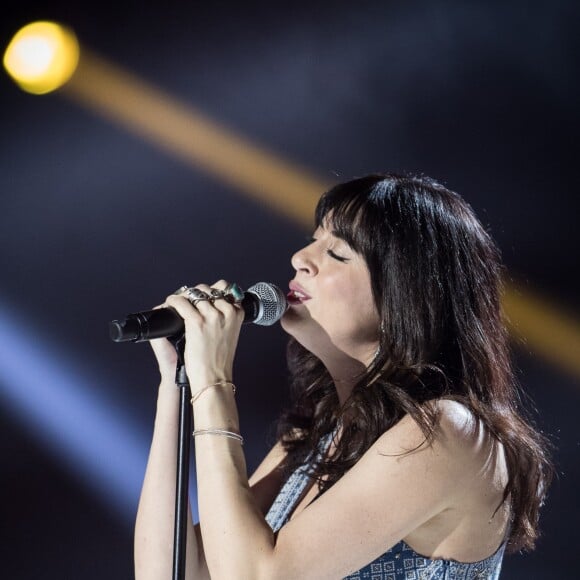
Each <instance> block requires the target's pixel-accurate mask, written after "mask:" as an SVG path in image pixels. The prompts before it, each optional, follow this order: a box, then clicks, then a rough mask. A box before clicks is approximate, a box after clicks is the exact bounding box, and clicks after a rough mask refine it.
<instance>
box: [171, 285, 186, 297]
mask: <svg viewBox="0 0 580 580" xmlns="http://www.w3.org/2000/svg"><path fill="white" fill-rule="evenodd" d="M187 288H188V286H180V287H179V288H178V289H177V290H176V291H175V292H174V293H173V294H175V295H177V296H179V294H183V293H184V292H185V291H186V290H187Z"/></svg>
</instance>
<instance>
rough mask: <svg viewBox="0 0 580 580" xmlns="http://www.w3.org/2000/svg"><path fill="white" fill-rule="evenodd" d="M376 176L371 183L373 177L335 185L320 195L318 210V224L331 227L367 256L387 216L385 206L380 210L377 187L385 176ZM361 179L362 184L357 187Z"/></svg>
mask: <svg viewBox="0 0 580 580" xmlns="http://www.w3.org/2000/svg"><path fill="white" fill-rule="evenodd" d="M373 178H374V179H373V182H371V183H369V178H363V179H360V180H355V181H354V182H352V181H351V182H349V183H347V184H341V185H338V186H336V187H334V188H332V189H331V190H329V191H328V192H326V193H325V194H324V195H323V196H322V197H321V198H320V201H319V202H318V205H317V206H316V212H315V225H316V227H323V228H325V229H327V230H329V231H330V232H331V233H332V234H333V235H334V236H336V237H337V238H340V239H342V240H344V241H345V242H346V243H347V244H348V245H349V246H350V247H351V248H352V249H353V250H354V251H355V252H357V253H358V254H361V255H363V256H365V257H368V256H369V254H370V253H371V251H372V248H373V245H374V244H373V238H376V235H377V234H379V232H380V231H381V229H382V228H381V222H382V221H383V216H384V210H383V211H377V210H378V208H377V201H378V199H377V198H378V196H377V195H376V191H375V186H376V184H377V182H378V181H379V180H380V179H382V178H381V177H379V176H373ZM357 182H360V187H353V184H357ZM363 182H364V183H363ZM345 186H346V187H345ZM381 214H382V215H381ZM375 242H376V239H375Z"/></svg>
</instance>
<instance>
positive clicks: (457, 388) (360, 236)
mask: <svg viewBox="0 0 580 580" xmlns="http://www.w3.org/2000/svg"><path fill="white" fill-rule="evenodd" d="M324 220H329V222H330V225H332V227H333V229H334V230H336V231H337V232H338V234H339V236H340V237H342V238H344V239H345V240H346V241H347V242H348V243H349V245H350V246H352V248H353V249H354V250H355V251H357V252H358V253H359V254H361V255H362V256H363V257H364V258H365V260H366V263H367V265H368V268H369V271H370V277H371V285H372V291H373V296H374V301H375V304H376V307H377V310H378V313H379V316H380V319H381V338H380V345H379V350H378V353H377V356H376V357H375V359H374V361H373V362H372V363H371V365H370V366H369V368H368V369H367V370H366V372H365V373H364V374H363V375H361V377H360V380H359V381H358V383H357V385H356V386H355V388H354V390H353V392H352V395H351V397H350V398H349V399H348V400H347V401H346V403H345V404H344V405H343V406H342V407H341V406H340V405H339V402H338V397H337V394H336V389H335V388H334V385H333V383H332V379H331V377H330V375H329V374H328V372H327V370H326V368H325V367H324V365H323V364H322V362H321V361H320V360H319V359H318V358H317V357H315V356H314V355H313V354H312V353H310V352H309V351H308V350H306V349H305V348H303V347H302V346H301V345H300V344H298V343H297V342H296V341H295V340H294V339H291V340H290V343H289V346H288V362H289V368H290V374H291V392H292V401H293V402H292V405H291V407H290V408H289V409H288V410H287V411H286V412H285V413H284V414H283V415H282V418H281V420H280V422H279V426H278V435H279V437H280V438H281V440H282V442H283V444H284V446H285V449H286V451H287V459H286V463H285V468H286V469H287V471H288V472H290V471H291V470H293V469H295V468H296V467H297V466H298V465H300V464H301V463H303V462H304V461H305V460H306V459H307V458H308V457H312V456H314V455H313V453H314V451H315V450H316V448H317V446H318V445H319V441H320V439H321V438H322V437H323V436H324V435H326V434H328V433H330V432H332V431H333V430H334V429H335V428H336V426H337V424H338V422H339V421H342V420H343V419H344V418H346V417H348V420H346V421H343V425H344V432H343V436H342V437H341V438H340V440H339V441H338V444H337V449H336V452H335V453H334V454H333V455H332V457H330V458H322V459H320V460H319V461H318V462H317V463H316V464H313V465H312V466H311V468H312V470H311V475H312V477H314V478H316V479H318V480H319V482H320V484H321V485H322V488H323V491H324V490H326V489H328V488H329V487H330V486H331V485H333V484H334V483H335V482H336V481H337V480H338V479H339V478H340V477H341V476H342V475H344V473H345V472H346V471H347V470H348V469H349V468H350V467H352V466H353V465H354V464H355V463H356V462H357V461H358V460H359V459H360V458H361V456H362V455H363V454H364V453H365V451H367V450H368V449H369V447H370V446H371V445H372V444H373V443H374V442H375V441H376V440H377V439H378V438H379V437H380V436H381V434H382V433H384V432H385V431H386V430H387V429H389V428H391V427H392V426H393V425H395V424H396V423H397V422H398V421H399V420H400V419H401V418H402V417H403V416H404V415H406V414H409V415H410V416H411V417H413V419H414V420H415V421H416V422H417V423H418V425H419V426H420V427H421V429H422V431H423V433H424V435H425V438H426V440H427V442H430V441H431V440H432V439H433V437H434V431H435V428H436V426H437V412H436V411H435V407H434V406H433V405H428V404H426V403H427V402H429V401H434V400H436V399H439V398H442V397H445V398H449V399H454V400H457V401H460V402H461V403H463V404H464V405H466V406H467V407H468V408H469V409H470V411H471V412H472V413H473V414H474V416H475V417H476V418H477V419H479V420H480V421H481V422H482V423H483V425H485V427H486V428H487V429H488V431H489V433H490V434H491V435H492V436H493V437H494V438H495V439H496V440H497V441H499V442H501V443H502V444H503V447H504V450H505V456H506V461H507V467H508V477H509V479H508V483H507V486H506V488H505V492H504V496H503V501H502V504H503V503H504V502H506V501H509V505H510V508H511V527H510V535H509V541H508V550H509V551H511V552H513V551H517V550H520V549H532V548H533V547H534V545H535V541H536V539H537V537H538V535H539V531H538V518H539V510H540V507H541V505H542V503H543V501H544V499H545V495H546V492H547V488H548V485H549V483H550V480H551V477H552V472H553V468H552V465H551V462H550V460H549V457H548V451H547V450H548V448H549V446H550V444H549V442H548V441H547V439H546V438H545V437H544V436H543V435H541V434H540V433H539V432H538V431H537V430H536V429H535V428H534V427H533V423H532V421H531V419H530V417H529V416H528V415H527V412H526V410H525V409H524V408H523V406H522V397H521V393H520V390H519V387H518V385H517V383H516V380H515V377H514V373H513V370H512V365H511V356H510V350H509V343H508V335H507V331H506V327H505V323H504V320H503V317H502V310H501V306H500V303H501V288H502V285H501V281H502V276H503V275H504V268H503V266H502V263H501V259H500V254H499V250H498V248H497V246H496V245H495V243H494V242H493V240H492V238H491V237H490V235H489V234H488V233H487V232H486V231H485V229H484V227H483V226H482V225H481V223H480V222H479V221H478V219H477V218H476V217H475V214H474V212H473V210H472V209H471V207H470V206H469V204H468V203H467V202H466V201H465V200H464V199H463V198H461V197H460V196H459V195H458V194H456V193H454V192H452V191H450V190H448V189H447V188H445V187H444V186H443V185H441V184H439V183H438V182H436V181H435V180H433V179H431V178H428V177H423V176H413V175H406V176H402V175H396V174H392V173H389V174H382V175H369V176H366V177H362V178H359V179H355V180H353V181H349V182H347V183H343V184H340V185H337V186H336V187H334V188H332V189H331V190H330V191H328V192H327V193H325V194H324V195H323V196H322V198H321V199H320V201H319V203H318V206H317V209H316V215H315V222H316V226H319V225H321V224H322V222H323V221H324ZM502 504H500V506H501V505H502ZM500 506H498V508H499V507H500ZM496 511H497V510H496Z"/></svg>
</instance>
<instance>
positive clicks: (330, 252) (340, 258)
mask: <svg viewBox="0 0 580 580" xmlns="http://www.w3.org/2000/svg"><path fill="white" fill-rule="evenodd" d="M326 253H327V254H328V255H329V256H330V257H331V258H334V259H335V260H338V261H339V262H348V258H344V257H343V256H339V255H338V254H335V253H334V252H333V251H332V250H326Z"/></svg>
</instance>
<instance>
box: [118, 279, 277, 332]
mask: <svg viewBox="0 0 580 580" xmlns="http://www.w3.org/2000/svg"><path fill="white" fill-rule="evenodd" d="M240 305H241V307H242V308H243V310H244V323H247V322H253V323H254V324H258V325H260V326H271V325H272V324H274V323H275V322H278V320H280V318H282V316H283V315H284V312H286V309H287V308H288V302H287V301H286V296H285V295H284V293H283V292H282V290H280V288H278V287H277V286H275V285H274V284H270V283H269V282H258V283H257V284H254V285H253V286H251V287H250V288H248V289H247V290H246V291H245V292H244V298H243V299H242V302H241V303H240ZM184 330H185V325H184V322H183V318H181V316H179V314H177V312H176V311H175V310H174V309H173V308H157V309H156V310H148V311H146V312H136V313H134V314H129V315H128V316H127V317H126V318H125V319H124V320H112V321H111V322H109V336H110V337H111V340H112V341H113V342H144V341H147V340H153V339H154V338H165V337H170V336H179V335H181V334H183V332H184Z"/></svg>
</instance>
